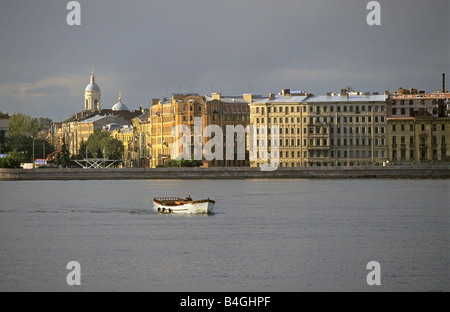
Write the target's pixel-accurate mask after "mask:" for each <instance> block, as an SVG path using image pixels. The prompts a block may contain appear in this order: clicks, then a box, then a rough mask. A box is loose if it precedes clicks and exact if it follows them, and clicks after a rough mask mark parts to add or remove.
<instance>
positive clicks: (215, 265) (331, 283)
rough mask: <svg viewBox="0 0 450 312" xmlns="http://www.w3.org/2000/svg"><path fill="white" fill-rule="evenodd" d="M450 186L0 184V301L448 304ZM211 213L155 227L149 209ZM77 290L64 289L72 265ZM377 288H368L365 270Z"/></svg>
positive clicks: (156, 217)
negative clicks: (81, 294)
mask: <svg viewBox="0 0 450 312" xmlns="http://www.w3.org/2000/svg"><path fill="white" fill-rule="evenodd" d="M449 189H450V182H449V181H448V180H400V179H399V180H395V179H393V180H379V179H368V180H359V179H358V180H306V179H305V180H302V179H297V180H288V179H287V180H140V181H40V182H34V181H15V182H0V291H74V290H75V291H77V290H82V291H225V292H227V291H341V290H342V291H450V281H449V259H450V257H449V253H450V252H449V238H450V225H449V195H448V194H449V193H448V192H449ZM189 194H190V195H191V196H192V197H193V198H194V199H196V198H206V197H211V198H213V199H215V200H216V206H215V210H216V211H217V213H216V214H214V215H210V216H201V215H193V216H180V215H160V214H157V213H154V212H153V210H152V201H151V199H152V197H155V196H187V195H189ZM72 260H75V261H78V262H79V263H80V265H81V283H82V285H81V286H75V287H74V286H72V287H70V286H68V285H67V283H66V276H67V274H68V273H69V270H67V269H66V265H67V263H68V262H69V261H72ZM372 260H375V261H378V262H379V263H380V264H381V283H382V285H381V286H372V287H369V286H368V285H367V283H366V277H367V274H368V273H369V272H370V270H367V269H366V265H367V263H368V262H369V261H372Z"/></svg>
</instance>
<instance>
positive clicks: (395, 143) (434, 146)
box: [388, 117, 450, 163]
mask: <svg viewBox="0 0 450 312" xmlns="http://www.w3.org/2000/svg"><path fill="white" fill-rule="evenodd" d="M449 143H450V118H448V117H416V118H414V117H404V118H401V117H392V118H388V153H389V160H390V161H391V162H393V163H402V162H403V163H423V162H449V161H450V145H449Z"/></svg>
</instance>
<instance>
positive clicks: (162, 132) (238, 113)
mask: <svg viewBox="0 0 450 312" xmlns="http://www.w3.org/2000/svg"><path fill="white" fill-rule="evenodd" d="M248 103H249V102H248V101H246V100H245V99H244V98H243V97H231V96H222V95H221V93H213V94H211V96H200V95H198V94H190V93H187V94H172V97H171V98H170V99H161V100H159V99H153V100H152V105H151V106H150V111H149V114H148V115H143V116H142V117H140V118H136V119H134V120H133V132H134V138H135V140H136V144H137V146H138V148H137V150H138V154H137V155H136V157H137V163H138V164H139V166H140V167H151V168H155V167H160V166H164V163H165V161H167V160H168V159H173V158H175V155H172V146H173V144H174V143H175V142H176V141H177V140H179V139H181V133H180V134H179V135H178V136H172V129H174V127H176V126H186V127H187V129H189V130H190V138H189V141H187V142H183V143H186V146H187V145H190V155H191V159H194V158H195V157H196V155H195V153H196V150H195V148H194V142H195V141H194V140H195V131H196V129H195V124H196V120H200V121H201V129H200V131H201V133H203V131H204V130H205V128H206V127H207V126H209V125H217V126H219V127H220V128H221V129H222V134H223V137H222V140H223V141H222V142H223V151H222V152H219V153H217V154H218V155H221V156H222V158H223V159H210V160H209V159H206V158H205V155H202V162H203V166H204V167H211V166H214V167H216V166H238V167H239V166H248V157H245V159H243V160H239V159H237V146H234V147H235V148H234V151H235V155H233V159H226V153H225V149H226V141H227V134H226V128H227V126H237V125H242V126H243V127H246V126H247V125H248V123H249V120H250V112H249V107H248ZM215 135H216V134H215V133H214V134H211V136H212V137H214V136H215ZM210 139H211V138H209V137H204V136H202V139H201V145H200V146H201V147H202V148H203V147H204V146H205V144H206V143H207V142H208V141H209V140H210ZM233 144H236V141H235V140H233ZM244 149H245V146H244ZM181 151H182V150H181V149H180V152H181ZM197 152H198V151H197ZM197 157H198V156H197Z"/></svg>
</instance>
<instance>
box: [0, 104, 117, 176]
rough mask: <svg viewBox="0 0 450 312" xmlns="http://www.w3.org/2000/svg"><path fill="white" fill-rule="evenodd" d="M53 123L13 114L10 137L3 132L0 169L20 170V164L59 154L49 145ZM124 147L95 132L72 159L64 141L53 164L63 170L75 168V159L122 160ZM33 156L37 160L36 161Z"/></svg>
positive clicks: (0, 138) (107, 136) (1, 136)
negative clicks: (48, 139) (70, 167)
mask: <svg viewBox="0 0 450 312" xmlns="http://www.w3.org/2000/svg"><path fill="white" fill-rule="evenodd" d="M52 123H53V121H52V120H51V119H49V118H44V117H38V118H33V117H30V116H27V115H25V114H22V113H17V114H13V115H11V118H10V122H9V137H6V136H5V134H4V133H0V144H1V146H2V149H1V150H2V154H7V156H6V157H4V158H0V168H20V164H21V163H32V162H34V159H45V158H46V156H47V155H49V154H51V153H53V152H55V151H56V146H55V145H53V144H51V143H50V142H48V141H47V140H46V139H47V137H48V130H49V128H50V127H51V125H52ZM123 150H124V148H123V144H122V142H120V141H119V140H117V139H115V138H113V137H112V136H111V135H110V134H109V133H108V132H103V131H101V130H95V131H94V133H93V134H91V136H90V137H89V138H88V140H87V141H86V142H84V141H82V142H81V144H80V147H79V152H78V154H76V155H72V156H70V153H69V150H68V147H67V144H66V142H65V141H64V140H63V141H62V144H61V148H60V150H59V152H58V153H57V154H56V158H55V162H54V164H55V165H57V166H62V167H69V166H74V165H75V163H74V162H73V160H75V159H84V158H86V157H87V158H105V159H109V160H113V159H114V160H117V159H121V158H122V155H123ZM33 155H34V159H33Z"/></svg>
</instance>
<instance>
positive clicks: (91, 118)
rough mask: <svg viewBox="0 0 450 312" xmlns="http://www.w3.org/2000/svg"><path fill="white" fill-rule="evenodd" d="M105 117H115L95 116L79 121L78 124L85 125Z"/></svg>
mask: <svg viewBox="0 0 450 312" xmlns="http://www.w3.org/2000/svg"><path fill="white" fill-rule="evenodd" d="M106 117H115V116H104V115H95V116H94V117H90V118H87V119H85V120H83V121H80V122H79V123H80V124H85V123H91V122H96V121H99V120H102V119H103V118H106Z"/></svg>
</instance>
